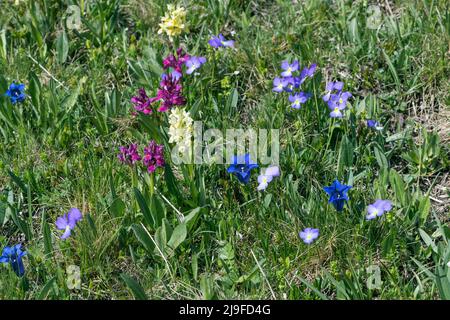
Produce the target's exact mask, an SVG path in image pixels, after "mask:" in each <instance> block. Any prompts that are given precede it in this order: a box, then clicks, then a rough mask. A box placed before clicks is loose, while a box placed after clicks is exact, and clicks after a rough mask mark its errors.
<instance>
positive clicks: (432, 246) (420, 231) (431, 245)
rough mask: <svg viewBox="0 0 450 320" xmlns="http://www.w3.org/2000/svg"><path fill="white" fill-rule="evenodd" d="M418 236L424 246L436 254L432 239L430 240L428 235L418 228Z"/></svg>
mask: <svg viewBox="0 0 450 320" xmlns="http://www.w3.org/2000/svg"><path fill="white" fill-rule="evenodd" d="M419 234H420V237H421V238H422V240H423V242H425V244H426V245H427V246H428V247H431V249H432V250H433V251H434V252H436V253H437V252H438V249H437V246H436V244H435V243H434V241H433V239H431V237H430V236H429V235H428V233H426V232H425V231H424V230H422V229H420V228H419Z"/></svg>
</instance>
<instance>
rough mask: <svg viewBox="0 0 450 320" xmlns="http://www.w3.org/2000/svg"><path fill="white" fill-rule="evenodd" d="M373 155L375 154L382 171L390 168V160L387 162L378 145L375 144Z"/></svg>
mask: <svg viewBox="0 0 450 320" xmlns="http://www.w3.org/2000/svg"><path fill="white" fill-rule="evenodd" d="M373 153H374V154H375V158H376V159H377V162H378V165H379V166H380V169H384V168H388V167H389V163H388V160H387V158H386V156H385V155H384V152H383V150H382V149H381V147H380V146H379V145H378V144H375V146H374V148H373Z"/></svg>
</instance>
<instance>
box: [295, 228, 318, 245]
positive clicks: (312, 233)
mask: <svg viewBox="0 0 450 320" xmlns="http://www.w3.org/2000/svg"><path fill="white" fill-rule="evenodd" d="M298 235H299V236H300V238H301V239H302V240H303V242H304V243H306V244H311V243H313V242H314V240H316V239H317V238H318V237H319V229H313V228H306V229H305V230H303V231H301V232H300V233H299V234H298Z"/></svg>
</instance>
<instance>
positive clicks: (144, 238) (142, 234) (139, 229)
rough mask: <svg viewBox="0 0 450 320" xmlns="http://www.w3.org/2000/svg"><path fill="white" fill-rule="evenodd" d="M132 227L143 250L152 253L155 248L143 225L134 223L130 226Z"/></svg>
mask: <svg viewBox="0 0 450 320" xmlns="http://www.w3.org/2000/svg"><path fill="white" fill-rule="evenodd" d="M131 228H132V229H133V232H134V235H135V236H136V238H137V239H138V240H139V242H140V243H141V244H142V245H143V246H144V248H145V250H147V251H148V252H149V253H153V250H154V249H155V243H154V242H153V241H152V239H151V238H150V236H149V233H148V231H147V229H145V227H144V226H143V225H139V224H134V225H132V226H131Z"/></svg>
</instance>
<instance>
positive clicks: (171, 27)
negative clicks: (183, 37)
mask: <svg viewBox="0 0 450 320" xmlns="http://www.w3.org/2000/svg"><path fill="white" fill-rule="evenodd" d="M167 11H168V12H166V15H165V16H164V17H162V18H161V23H160V24H159V30H158V33H159V34H161V33H163V32H164V33H165V34H167V35H168V36H169V39H170V41H173V37H174V36H178V35H180V34H181V33H182V32H183V30H184V28H185V26H186V25H185V22H186V10H185V9H184V8H183V7H180V6H177V7H175V6H174V5H173V4H169V5H167Z"/></svg>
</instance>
